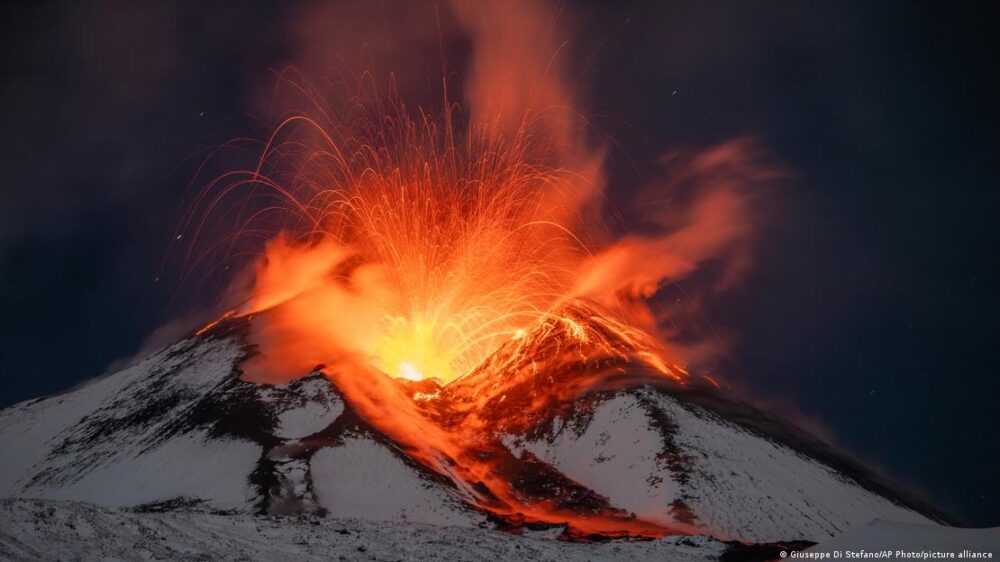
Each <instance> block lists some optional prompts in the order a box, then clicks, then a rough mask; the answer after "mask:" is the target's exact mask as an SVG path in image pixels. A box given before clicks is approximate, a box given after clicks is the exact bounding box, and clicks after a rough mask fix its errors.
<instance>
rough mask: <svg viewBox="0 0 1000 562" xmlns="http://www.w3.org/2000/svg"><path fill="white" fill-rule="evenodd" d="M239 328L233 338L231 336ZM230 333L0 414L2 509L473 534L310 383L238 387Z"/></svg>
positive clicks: (475, 517)
mask: <svg viewBox="0 0 1000 562" xmlns="http://www.w3.org/2000/svg"><path fill="white" fill-rule="evenodd" d="M237 327H238V326H237ZM247 352H248V351H247V349H246V347H245V346H244V345H243V344H242V343H241V339H240V333H239V330H237V329H234V331H232V332H221V333H218V334H215V335H212V336H211V337H195V338H190V339H187V340H185V341H183V342H181V343H179V344H177V345H174V346H171V347H169V348H167V349H164V350H162V351H160V352H158V353H156V354H154V355H152V356H150V357H149V358H147V359H145V360H143V361H141V362H139V363H137V364H135V365H133V366H131V367H129V368H127V369H125V370H123V371H121V372H118V373H115V374H112V375H109V376H105V377H103V378H101V379H98V380H95V381H93V382H91V383H89V384H87V385H85V386H82V387H80V388H77V389H75V390H73V391H71V392H68V393H66V394H62V395H58V396H53V397H50V398H45V399H41V400H34V401H30V402H25V403H22V404H18V405H15V406H12V407H10V408H8V409H6V410H4V411H3V412H0V497H30V498H45V499H58V500H74V501H85V502H93V503H97V504H104V505H118V506H138V505H152V504H161V505H164V506H169V505H191V504H199V505H204V506H207V507H210V508H213V509H216V510H226V511H235V512H253V513H275V514H296V513H304V512H307V513H318V514H324V513H331V514H334V515H336V516H339V517H368V518H373V519H384V520H411V521H424V522H428V523H439V524H451V525H474V524H478V523H479V522H481V521H483V520H484V516H483V515H482V514H480V513H479V512H477V511H475V510H473V509H470V508H469V507H467V506H466V505H465V504H463V503H462V502H460V501H459V500H457V499H456V498H455V497H454V495H453V493H452V492H451V491H450V490H449V489H448V488H449V485H448V482H446V481H445V480H443V479H442V478H440V477H438V476H437V475H431V474H426V473H425V472H423V471H421V470H420V469H419V467H417V466H416V465H414V464H413V463H412V462H410V463H409V464H408V459H406V458H405V457H404V456H403V455H402V454H401V453H400V451H398V450H397V449H395V448H394V447H393V444H392V443H390V442H388V441H387V440H386V439H385V438H384V437H383V436H381V435H380V434H379V433H378V432H377V431H375V430H374V429H372V428H371V427H370V426H368V425H367V424H366V423H365V422H364V421H363V420H361V419H359V418H358V417H357V416H356V415H355V414H353V412H351V411H350V409H349V408H347V407H346V406H345V403H344V401H343V399H342V398H341V396H340V395H339V394H338V393H337V392H336V391H335V390H334V389H333V388H332V387H331V385H330V383H329V382H328V381H327V380H326V379H325V378H323V377H322V375H319V374H312V375H310V376H307V377H305V378H302V379H298V380H296V381H293V382H290V383H288V384H285V385H277V386H272V385H258V384H252V383H247V382H244V381H242V380H240V378H239V371H238V369H237V366H238V364H239V362H240V360H241V359H243V358H244V356H245V355H246V354H247Z"/></svg>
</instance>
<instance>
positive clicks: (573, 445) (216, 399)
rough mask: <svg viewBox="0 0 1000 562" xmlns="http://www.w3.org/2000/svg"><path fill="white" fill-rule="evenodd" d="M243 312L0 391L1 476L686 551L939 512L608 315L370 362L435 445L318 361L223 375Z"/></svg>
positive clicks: (246, 351)
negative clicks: (465, 367) (656, 349)
mask: <svg viewBox="0 0 1000 562" xmlns="http://www.w3.org/2000/svg"><path fill="white" fill-rule="evenodd" d="M256 320H257V318H256V317H250V316H244V317H231V318H225V319H223V320H222V321H220V322H219V323H217V324H214V325H212V326H211V327H210V328H208V329H206V330H202V331H199V332H198V333H197V334H191V335H190V336H189V337H187V338H185V339H183V340H182V341H180V342H179V343H177V344H175V345H172V346H170V347H167V348H165V349H163V350H161V351H159V352H157V353H154V354H153V355H151V356H149V357H147V358H146V359H143V360H142V361H139V362H138V363H136V364H134V365H132V366H131V367H128V368H126V369H124V370H122V371H120V372H117V373H114V374H110V375H107V376H104V377H102V378H100V379H97V380H94V381H92V382H90V383H88V384H86V385H84V386H82V387H79V388H77V389H75V390H72V391H69V392H67V393H65V394H62V395H58V396H52V397H48V398H43V399H38V400H33V401H29V402H25V403H21V404H18V405H15V406H12V407H10V408H7V409H6V410H4V411H3V412H2V414H0V453H2V454H0V496H5V497H10V498H31V499H34V500H71V501H74V502H87V503H89V504H99V505H101V506H111V507H109V509H111V508H127V510H128V513H129V514H131V515H130V516H135V514H149V513H156V514H161V515H162V514H163V513H191V512H198V513H207V514H211V515H212V516H213V517H227V516H228V517H233V518H239V517H246V516H258V517H259V516H279V517H281V516H285V517H287V518H288V519H289V520H295V521H300V520H302V518H303V517H306V518H313V519H314V520H319V521H329V520H340V519H345V518H347V519H357V520H364V521H373V522H394V523H392V524H430V525H435V526H447V527H449V528H454V527H458V528H469V529H470V532H480V531H479V530H475V531H473V529H478V528H486V529H496V530H499V531H504V532H508V533H513V534H527V535H535V534H542V535H544V536H548V537H555V538H561V539H566V540H570V541H583V542H587V541H595V540H598V541H601V540H607V539H614V538H629V537H631V538H654V537H665V536H666V537H669V539H662V538H661V539H660V541H663V540H674V541H676V540H678V538H679V537H686V538H684V540H685V541H688V542H686V543H685V544H686V545H688V546H686V547H685V548H690V547H691V545H698V544H700V545H702V546H704V550H703V551H702V553H701V554H702V555H704V556H705V557H707V558H715V557H717V556H720V555H722V554H723V553H724V552H730V551H732V549H734V548H748V545H770V546H773V545H776V544H786V545H787V544H798V545H808V544H811V543H815V542H820V541H824V540H826V539H829V538H830V537H833V536H836V535H839V534H841V533H843V532H845V531H847V530H849V529H852V528H855V527H858V526H862V525H864V524H866V523H868V522H870V521H872V520H874V519H888V520H894V521H897V522H901V523H911V524H929V523H940V522H943V521H944V518H943V517H942V516H941V515H940V514H938V513H936V512H935V511H934V510H933V509H932V508H930V507H929V506H927V505H924V504H922V503H920V502H919V501H916V500H914V499H912V498H909V497H907V496H906V495H905V494H902V493H900V492H898V491H896V490H895V489H894V488H893V487H892V486H891V485H890V484H889V483H887V482H886V481H884V480H883V479H882V478H880V477H878V476H877V475H875V474H873V473H872V472H871V471H869V470H866V469H865V468H863V467H862V466H861V465H859V464H858V463H856V462H854V461H852V460H850V459H849V458H847V457H845V456H844V455H842V454H840V453H838V452H837V451H836V450H834V449H833V448H831V447H829V446H827V445H825V444H824V443H823V442H821V441H819V440H817V439H815V438H813V437H811V436H810V435H809V434H807V433H805V432H803V431H801V430H799V429H797V428H795V427H794V426H793V425H791V424H789V423H786V422H784V421H782V420H780V419H778V418H776V417H773V416H770V415H767V414H765V413H762V412H761V411H759V410H757V409H755V408H753V407H751V406H749V405H748V404H746V403H744V402H741V401H739V400H737V399H735V398H733V397H731V396H727V394H726V393H725V391H724V390H722V389H720V388H717V387H716V386H715V385H714V384H712V383H711V382H710V381H707V380H706V381H703V382H702V381H699V380H698V379H697V378H696V377H685V378H683V379H674V378H671V377H665V376H663V374H662V368H663V366H662V365H656V364H652V363H649V362H647V361H645V360H644V359H643V358H642V357H641V355H635V354H632V353H630V349H631V347H630V346H631V342H629V341H625V340H622V339H615V337H616V336H615V332H613V331H608V332H607V333H606V334H604V335H605V338H604V339H603V340H602V341H601V342H600V343H601V349H602V350H603V354H602V355H599V356H597V355H594V354H590V355H588V356H586V357H584V356H583V355H579V360H577V361H573V360H570V359H568V358H567V356H569V357H570V358H572V357H573V356H575V355H577V354H578V351H576V350H575V349H573V348H572V347H571V346H567V344H566V343H565V342H566V339H565V336H566V334H565V333H563V332H564V331H565V330H571V329H572V326H569V325H566V324H565V323H563V324H562V325H561V327H557V326H551V325H543V326H540V327H539V329H538V330H536V331H535V332H532V333H528V334H525V335H524V336H523V337H521V338H519V339H518V340H517V341H512V342H510V344H509V345H507V346H504V347H501V348H500V349H498V350H497V351H496V353H494V354H493V355H492V356H491V357H490V358H489V359H488V360H487V361H486V362H485V363H484V364H483V365H482V366H481V367H480V368H479V369H476V370H474V371H472V372H470V373H469V374H467V375H466V376H464V377H462V378H459V379H457V380H456V381H454V382H451V383H450V384H446V385H441V384H439V383H438V382H437V381H435V380H433V379H428V380H422V381H407V380H404V379H398V378H390V377H388V376H383V377H382V380H383V382H384V383H385V384H386V385H389V387H390V388H392V389H394V390H393V391H394V392H395V393H396V394H397V395H398V397H400V399H401V400H405V401H406V403H407V404H409V405H410V407H411V411H410V412H409V413H407V414H405V415H406V416H416V418H419V420H417V419H408V418H403V419H402V420H401V421H400V422H399V424H402V425H406V424H424V425H423V426H422V427H425V428H430V427H434V428H438V429H439V430H441V431H442V432H445V433H448V434H461V439H460V440H458V441H456V442H458V443H461V444H462V450H461V451H460V453H458V454H456V453H455V452H454V451H455V449H452V450H449V451H444V450H439V449H437V448H435V445H434V441H433V439H431V438H430V437H429V444H428V445H427V447H426V448H424V449H420V450H418V449H417V448H415V447H414V445H413V443H407V442H404V441H401V440H399V439H398V438H397V436H398V435H400V433H398V432H396V431H394V430H390V431H386V430H385V427H386V425H385V424H384V423H381V422H378V420H373V419H371V416H368V415H366V414H365V412H366V411H370V410H368V408H369V407H370V406H366V405H363V404H359V403H358V400H357V399H356V398H352V394H351V393H350V392H345V389H344V388H342V382H340V383H339V382H338V376H337V374H336V372H335V367H325V366H317V367H316V369H315V370H313V371H312V372H309V373H303V376H301V377H299V378H296V379H294V380H291V381H289V382H287V383H284V384H266V383H258V382H250V381H247V380H244V378H243V372H242V370H241V365H242V364H243V363H244V362H245V361H247V360H248V359H250V358H252V357H253V356H254V354H255V353H257V351H256V350H255V348H254V346H253V345H250V344H248V343H247V334H248V333H249V331H250V329H251V324H252V323H253V322H255V321H256ZM588 345H589V344H588ZM384 406H386V407H387V408H393V409H394V411H393V415H403V413H401V412H400V411H399V410H398V408H399V406H398V405H397V404H392V403H385V404H384ZM60 503H62V502H60ZM94 509H98V508H94ZM386 524H389V523H386ZM706 537H708V538H706ZM691 541H695V542H691ZM698 541H702V542H698ZM705 541H707V542H705ZM654 542H659V541H654ZM671 544H673V543H671Z"/></svg>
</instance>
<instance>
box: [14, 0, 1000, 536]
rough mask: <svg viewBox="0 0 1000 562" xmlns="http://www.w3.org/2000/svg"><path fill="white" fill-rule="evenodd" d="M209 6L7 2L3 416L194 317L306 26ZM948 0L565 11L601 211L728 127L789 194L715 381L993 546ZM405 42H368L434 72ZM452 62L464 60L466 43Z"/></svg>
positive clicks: (988, 423) (263, 10)
mask: <svg viewBox="0 0 1000 562" xmlns="http://www.w3.org/2000/svg"><path fill="white" fill-rule="evenodd" d="M211 4H212V6H211V7H208V8H206V7H205V6H203V3H200V2H190V3H148V4H147V3H145V2H120V3H115V2H105V3H101V5H100V6H98V5H97V4H88V3H79V2H66V3H62V4H60V3H44V2H38V3H25V4H24V5H23V6H17V5H14V4H12V3H8V4H5V5H4V7H3V8H2V10H3V14H2V17H0V20H2V22H3V23H2V24H0V25H3V26H4V28H5V29H4V32H3V34H2V37H3V39H2V40H3V41H4V43H5V44H4V46H3V54H2V57H3V59H2V60H3V72H2V76H3V88H2V92H0V95H2V103H0V108H2V109H0V123H2V126H3V133H4V134H3V136H2V140H0V142H2V143H3V150H2V151H0V165H2V172H3V173H2V177H3V181H2V185H0V365H3V371H4V375H3V378H2V382H0V385H2V386H0V388H2V393H0V405H7V404H11V403H14V402H17V401H20V400H24V399H27V398H32V397H36V396H39V395H43V394H47V393H53V392H58V391H60V390H63V389H66V388H67V387H70V386H72V385H74V384H76V383H79V382H80V381H82V380H85V379H86V378H88V377H92V376H94V375H96V374H99V373H101V372H102V371H103V370H104V369H105V368H106V367H107V366H108V365H109V364H110V363H112V362H113V361H115V360H116V359H120V358H123V357H128V356H130V355H132V354H134V353H135V352H136V351H137V350H138V349H139V348H140V346H141V345H142V343H143V342H144V341H145V340H146V339H147V337H149V336H150V334H151V333H152V332H153V331H154V330H156V329H157V328H158V327H159V326H162V325H163V324H164V323H165V322H166V321H168V320H170V319H171V318H175V317H177V316H183V315H184V314H186V313H187V312H188V310H189V309H191V308H192V307H194V306H196V305H197V304H198V301H199V298H198V297H199V296H198V295H196V294H191V293H192V292H193V291H192V290H191V289H189V288H188V289H185V288H181V290H180V292H179V293H178V284H177V279H176V269H177V265H178V260H177V259H175V258H174V257H173V256H171V254H170V253H169V252H168V246H169V243H170V240H171V237H172V233H173V230H174V227H175V225H176V224H177V221H178V219H179V216H180V213H181V212H182V210H183V209H184V208H185V205H186V204H187V203H188V201H187V200H186V199H185V194H186V193H187V191H188V184H189V182H190V180H191V177H192V174H193V172H194V169H195V167H196V166H197V164H199V163H200V162H201V161H202V159H203V156H202V154H203V153H202V152H201V151H204V150H205V149H208V148H211V147H213V146H217V145H219V144H221V143H223V142H225V141H226V140H228V139H231V138H233V137H236V136H242V135H255V134H256V135H259V134H261V131H262V129H261V127H262V125H263V121H262V119H261V118H260V116H261V115H262V114H263V109H262V108H263V107H264V105H265V101H263V100H264V99H265V98H266V92H267V90H268V86H269V85H270V84H273V79H274V77H273V76H274V75H273V71H274V70H275V69H279V68H281V67H282V66H284V65H285V64H286V63H289V62H292V63H301V61H302V60H303V59H302V57H303V56H305V55H304V53H305V52H306V51H315V49H316V46H315V44H312V43H310V40H311V39H310V38H312V37H315V36H316V34H317V31H316V30H315V29H312V31H310V32H303V31H302V30H303V28H304V25H303V22H302V21H299V20H300V18H301V14H302V13H303V12H302V10H303V9H308V6H309V3H306V4H302V3H294V2H291V3H289V2H274V3H267V2H238V3H237V2H233V3H230V4H227V3H226V2H215V3H211ZM958 4H959V3H950V2H941V3H936V4H921V3H913V2H878V3H871V2H808V3H807V2H764V3H747V2H695V1H690V2H685V1H675V2H613V3H612V2H609V3H606V4H602V3H599V2H592V1H586V2H577V3H573V4H571V5H570V6H569V12H571V13H572V17H573V19H574V20H576V25H577V27H578V29H579V33H578V34H577V37H578V41H576V42H575V44H574V45H573V49H574V52H575V53H577V54H578V55H579V54H582V55H583V56H581V57H579V58H581V59H582V60H586V61H588V63H587V64H585V65H583V68H582V72H581V81H580V85H579V88H580V90H581V91H583V92H587V96H586V97H587V101H588V109H589V110H590V111H591V112H592V113H593V114H595V115H599V116H603V117H602V118H601V119H600V120H599V124H600V126H601V127H602V129H603V130H604V131H605V133H606V134H607V135H608V136H609V137H610V138H613V139H614V141H615V142H616V143H617V145H618V147H617V148H616V149H615V151H614V152H613V153H612V155H611V161H610V166H611V174H612V175H611V180H612V181H611V190H612V199H614V200H619V199H620V200H621V201H623V202H624V201H627V200H628V199H629V198H630V197H631V196H632V195H633V194H634V193H635V192H636V191H637V190H638V188H639V187H640V186H642V185H644V184H645V183H646V182H647V181H648V180H649V179H650V177H651V176H652V175H654V174H655V173H656V170H655V167H654V162H655V159H656V157H657V156H659V155H660V154H662V153H663V152H664V151H666V150H668V149H678V148H691V147H695V148H696V147H701V146H707V145H711V144H714V143H718V142H722V141H725V140H727V139H729V138H732V137H734V136H737V135H747V134H749V135H753V136H755V137H757V138H758V139H760V141H761V142H762V143H763V144H764V145H765V146H767V147H768V148H769V150H770V152H771V153H772V155H773V156H774V158H775V160H776V161H779V162H780V163H781V164H782V165H783V166H785V167H786V168H787V169H789V170H791V171H793V172H794V174H795V178H794V181H792V182H790V184H789V185H787V186H783V187H782V188H781V189H780V190H779V191H778V192H777V193H776V194H775V195H774V198H775V201H774V202H773V205H772V212H771V213H770V215H769V218H768V222H767V227H766V228H765V229H764V231H763V232H762V234H761V239H760V241H759V243H758V256H757V260H756V262H755V267H754V270H753V273H752V274H751V275H750V276H749V277H748V278H747V279H746V281H745V283H744V284H743V285H742V286H741V287H740V288H739V289H738V290H737V291H735V292H733V293H730V294H728V295H726V296H725V297H724V298H721V297H720V298H718V299H716V300H714V301H712V302H710V303H707V308H706V310H705V316H706V319H707V320H709V321H711V322H712V323H713V325H715V326H717V327H718V328H719V330H720V331H723V332H725V333H727V334H734V338H733V341H732V342H731V346H732V347H731V352H730V354H729V358H728V360H727V361H726V363H725V364H724V365H723V366H722V367H723V369H722V371H723V372H724V373H725V376H726V377H727V378H728V379H729V380H732V381H734V382H735V383H736V384H737V385H739V386H741V387H743V388H745V389H746V390H747V392H749V393H751V394H753V395H754V396H757V397H758V399H759V400H761V401H763V402H767V403H770V404H773V405H775V407H776V408H779V409H781V408H786V407H788V405H790V404H793V405H794V407H795V408H796V409H797V410H799V411H800V412H802V413H803V414H804V415H805V416H807V417H808V418H810V419H812V420H813V421H815V422H817V423H819V424H821V425H822V426H824V427H825V428H827V430H829V431H830V432H831V433H832V438H833V439H834V440H835V442H836V443H838V444H840V445H841V446H843V447H845V448H846V449H848V450H849V451H851V452H853V453H854V454H856V455H858V456H859V457H860V458H861V459H863V460H865V461H867V462H869V463H871V464H872V465H874V466H876V467H878V468H880V469H882V470H884V471H885V472H887V473H889V474H890V475H892V476H894V477H895V478H897V479H898V480H900V481H901V482H903V483H904V484H906V485H908V486H910V487H913V488H915V489H917V490H918V491H920V492H922V493H924V494H926V495H928V496H929V497H930V498H931V499H932V500H933V501H934V502H936V503H937V504H939V505H940V506H941V507H942V508H944V509H945V510H947V511H951V512H953V513H955V514H957V515H959V516H960V517H962V518H964V519H965V520H966V521H967V522H969V523H972V524H977V525H994V526H995V525H1000V486H998V483H1000V469H998V468H997V467H998V466H1000V437H998V433H997V431H996V429H997V417H996V412H995V408H996V403H997V402H998V400H997V396H998V394H1000V382H998V378H997V375H998V370H997V368H996V367H995V366H994V356H993V353H992V351H993V349H994V348H995V347H996V346H995V341H996V340H997V335H998V333H997V332H998V330H997V328H996V325H997V317H998V314H997V313H998V308H1000V307H998V300H1000V297H998V296H997V290H996V289H997V288H998V284H997V274H998V273H1000V260H998V259H997V248H998V247H1000V245H998V243H1000V228H998V226H997V217H998V216H1000V215H998V212H1000V196H998V192H997V187H998V180H1000V164H998V161H1000V159H998V149H1000V146H998V142H997V123H998V120H997V117H998V115H997V113H998V110H997V104H996V100H998V99H1000V82H998V79H997V70H996V69H997V68H1000V64H998V62H1000V61H998V57H997V52H1000V50H998V49H997V45H996V39H995V35H996V33H995V30H996V29H998V26H1000V19H998V17H997V14H996V11H995V10H994V9H991V8H990V6H989V4H987V3H982V4H975V3H961V5H958ZM304 7H305V8H304ZM415 11H419V9H417V8H414V7H412V6H411V7H410V8H407V9H405V10H400V9H397V8H396V6H395V5H394V4H393V3H391V2H377V3H376V8H375V9H369V10H362V11H359V12H358V14H357V16H356V17H357V18H359V21H356V22H354V21H352V22H351V28H352V29H355V30H361V31H360V32H359V33H362V32H363V31H364V30H366V29H388V30H390V31H392V30H395V29H401V28H402V25H403V24H402V21H403V20H404V19H406V20H408V21H413V20H414V19H416V20H417V21H418V22H419V21H422V22H424V23H426V24H428V25H431V24H433V20H432V19H428V17H429V16H428V14H427V13H414V12H415ZM373 17H374V20H373V21H360V19H365V18H368V19H371V18H373ZM421 18H423V19H421ZM321 23H322V22H321ZM305 28H307V29H309V26H305ZM319 35H323V33H322V29H320V31H319ZM406 39H407V38H404V37H398V38H395V36H394V35H392V34H391V33H390V34H389V38H388V39H386V38H385V37H381V38H379V39H378V41H382V42H383V43H386V44H389V45H392V46H393V48H394V49H400V50H401V51H407V55H408V56H414V57H416V58H417V59H421V57H423V58H427V57H430V56H432V55H433V54H434V53H436V52H437V45H436V44H431V45H430V46H429V47H428V48H426V49H425V50H423V51H420V50H411V49H410V48H405V49H404V48H401V47H400V45H403V44H406ZM409 39H412V38H409ZM345 41H346V40H345ZM379 44H381V43H379ZM447 46H448V51H449V57H450V60H451V61H453V62H454V64H453V67H456V66H460V64H461V62H462V61H463V54H462V53H463V51H462V48H463V43H462V41H461V40H460V39H456V40H449V41H448V42H447ZM309 56H310V57H312V58H310V59H309V60H310V61H312V62H311V63H307V66H308V64H313V65H315V64H317V63H316V57H315V53H314V52H313V53H312V54H311V55H309ZM321 60H329V61H333V60H335V57H334V56H332V55H331V56H330V58H329V59H322V58H321ZM425 62H426V61H425ZM419 68H421V66H420V65H419V64H415V65H412V67H409V68H408V69H404V70H403V73H404V74H406V72H407V71H409V72H410V74H414V73H415V72H416V71H415V70H414V69H419ZM459 72H460V71H459ZM675 91H676V93H674V92H675ZM157 277H160V280H159V281H156V278H157ZM175 297H178V298H176V299H175ZM201 300H204V299H201Z"/></svg>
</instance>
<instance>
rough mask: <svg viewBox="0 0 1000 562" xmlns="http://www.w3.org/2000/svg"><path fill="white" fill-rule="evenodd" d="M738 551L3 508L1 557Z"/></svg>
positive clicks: (384, 526)
mask: <svg viewBox="0 0 1000 562" xmlns="http://www.w3.org/2000/svg"><path fill="white" fill-rule="evenodd" d="M733 546H734V545H727V544H725V543H722V542H720V541H718V540H714V539H711V538H708V537H666V538H663V539H658V540H653V541H629V542H623V541H618V542H611V543H567V542H564V541H554V540H550V539H545V538H541V537H538V538H535V537H531V536H515V535H511V534H509V533H504V532H501V531H496V530H490V529H479V528H469V527H452V526H437V525H433V526H432V525H426V524H420V523H412V522H382V521H367V520H361V519H335V518H317V517H314V516H304V517H289V518H277V517H273V516H252V515H242V514H240V515H237V514H228V515H219V514H212V513H205V512H199V511H169V512H154V513H143V512H137V511H135V510H132V509H125V508H112V507H103V506H95V505H92V504H82V503H72V502H51V501H41V500H0V554H2V555H0V558H2V559H3V560H12V561H22V560H23V561H32V562H36V561H48V560H191V561H204V560H268V561H279V562H280V561H288V562H306V561H317V562H329V561H331V560H334V561H335V560H386V561H388V560H393V561H395V560H453V561H456V562H463V561H469V562H473V561H474V562H479V561H481V560H495V561H497V562H502V561H507V560H510V561H514V562H521V561H524V560H551V561H553V562H559V561H569V560H602V561H608V562H616V561H621V562H644V561H663V560H669V561H671V562H702V561H709V560H718V559H719V557H720V556H722V555H723V554H724V553H725V552H727V550H729V549H731V548H733ZM758 559H761V558H758Z"/></svg>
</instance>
